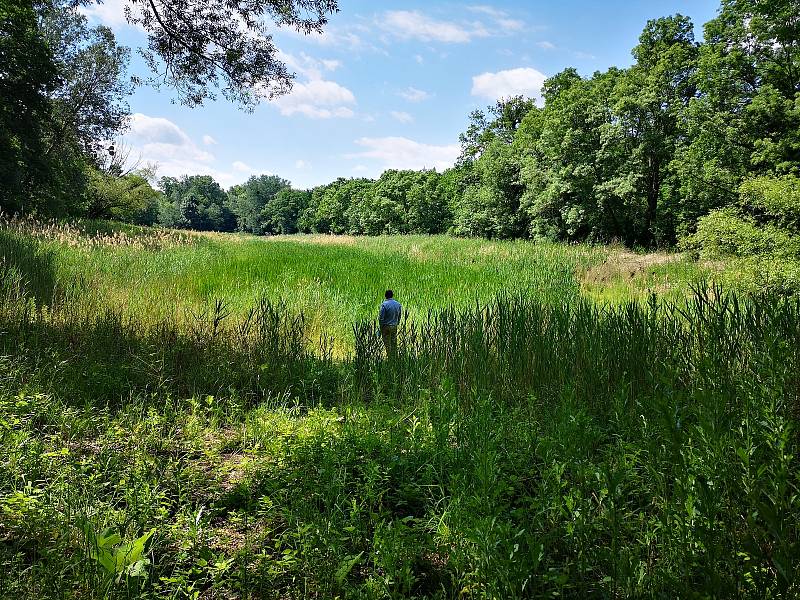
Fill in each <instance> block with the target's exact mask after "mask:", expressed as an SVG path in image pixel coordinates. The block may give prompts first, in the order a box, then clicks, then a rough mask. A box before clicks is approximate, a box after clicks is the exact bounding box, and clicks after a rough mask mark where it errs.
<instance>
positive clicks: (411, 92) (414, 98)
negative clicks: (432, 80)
mask: <svg viewBox="0 0 800 600" xmlns="http://www.w3.org/2000/svg"><path fill="white" fill-rule="evenodd" d="M400 96H401V97H403V98H405V99H406V100H408V101H409V102H422V101H423V100H427V99H428V98H430V97H431V95H430V94H429V93H428V92H426V91H424V90H418V89H417V88H415V87H409V88H408V89H405V90H403V91H402V92H400Z"/></svg>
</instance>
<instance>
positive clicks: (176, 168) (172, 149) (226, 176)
mask: <svg viewBox="0 0 800 600" xmlns="http://www.w3.org/2000/svg"><path fill="white" fill-rule="evenodd" d="M130 125H131V126H130V129H129V130H128V132H127V133H126V134H125V136H124V141H125V143H126V144H127V145H128V146H129V147H130V149H131V159H132V160H134V161H137V160H140V161H141V163H142V164H146V163H156V164H157V165H158V175H159V176H167V177H180V176H182V175H211V176H212V177H214V179H216V180H217V181H219V183H220V184H221V185H223V186H225V187H228V186H231V185H233V184H236V183H241V182H242V181H243V180H244V175H245V174H247V175H252V174H253V173H254V170H253V169H251V168H250V167H249V166H247V165H245V164H244V163H241V162H238V161H237V162H236V163H234V164H233V165H232V167H233V171H223V170H220V169H218V168H217V167H216V166H215V165H216V158H215V157H214V155H213V154H212V153H210V152H208V151H207V150H204V149H202V148H201V147H199V146H198V145H197V144H196V143H195V142H194V141H193V140H192V139H191V138H190V137H189V136H188V135H187V134H186V132H185V131H183V130H182V129H181V128H180V127H178V126H177V125H176V124H175V123H173V122H172V121H170V120H169V119H165V118H163V117H151V116H149V115H144V114H142V113H136V114H134V115H133V116H132V117H131V123H130ZM204 137H207V136H204ZM237 165H238V166H237ZM239 167H246V168H247V169H248V170H247V172H245V171H244V170H242V169H241V168H239Z"/></svg>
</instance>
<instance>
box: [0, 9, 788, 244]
mask: <svg viewBox="0 0 800 600" xmlns="http://www.w3.org/2000/svg"><path fill="white" fill-rule="evenodd" d="M9 6H10V8H9ZM47 6H48V8H47V9H46V10H42V9H41V8H39V9H36V7H35V6H34V7H30V6H28V7H27V8H26V7H24V6H22V5H19V6H18V7H17V8H14V5H13V3H12V5H4V8H3V9H2V10H3V11H4V12H3V13H0V15H1V17H2V19H4V21H3V22H4V25H3V27H4V29H5V28H6V27H7V24H8V23H10V24H11V25H13V26H12V27H11V29H10V31H11V35H12V36H17V37H16V38H15V40H16V42H15V43H13V44H12V43H9V42H8V39H10V38H8V39H7V38H5V37H3V38H0V40H2V41H0V44H1V45H2V48H0V57H2V59H3V60H2V61H0V64H4V65H7V66H5V67H0V69H3V70H4V72H3V73H2V77H0V85H3V86H4V87H5V88H6V90H8V89H10V88H9V86H14V85H18V86H19V89H16V88H15V90H14V93H16V94H17V95H18V96H20V98H21V102H22V103H23V104H24V106H25V110H24V112H23V113H22V114H21V115H20V112H19V108H18V107H19V106H20V104H19V103H18V104H16V105H12V104H11V103H9V102H6V100H7V98H8V96H7V95H6V90H4V93H3V95H2V97H3V100H4V104H3V106H2V107H0V118H1V119H3V125H4V133H3V134H2V135H3V136H5V137H4V139H3V140H2V143H3V146H2V148H3V155H2V159H1V161H2V164H0V182H1V184H2V186H3V189H4V191H5V192H6V194H5V195H4V200H3V207H2V208H3V210H5V211H26V210H27V211H34V212H40V213H46V212H50V213H53V214H58V213H59V212H60V213H61V214H74V215H81V216H91V217H103V218H115V219H120V220H129V221H133V222H137V223H142V224H161V225H164V226H168V227H176V228H189V229H198V230H215V231H237V230H238V231H245V232H249V233H254V234H259V235H261V234H287V233H296V232H319V233H333V234H342V233H348V234H364V235H380V234H402V233H429V234H439V233H450V234H452V235H459V236H483V237H488V238H503V239H511V238H528V239H534V240H544V239H546V240H556V241H565V242H582V241H588V242H593V243H603V242H610V241H621V242H623V243H625V244H627V245H629V246H632V247H635V246H643V247H655V246H674V245H675V244H676V243H686V244H691V243H692V242H691V240H695V242H697V240H700V239H704V238H703V236H699V237H698V232H699V231H705V232H706V233H707V232H708V231H710V230H711V229H709V227H706V228H703V224H704V222H706V221H704V220H707V219H716V221H715V222H717V223H719V222H720V218H721V215H723V214H724V216H725V219H727V220H726V223H728V224H729V225H731V226H732V227H734V228H735V229H736V228H739V229H741V228H744V229H746V228H747V227H755V228H757V229H758V230H760V231H764V228H765V227H766V226H768V225H769V226H772V224H773V223H774V222H775V221H776V219H777V220H778V221H780V223H779V225H780V226H785V225H786V220H785V219H783V217H775V215H773V214H771V213H770V212H769V211H766V210H764V209H763V208H762V209H754V208H753V205H752V202H749V201H748V200H747V198H753V197H754V195H757V194H756V193H755V192H754V191H753V188H754V187H755V188H759V187H760V188H763V190H766V192H764V194H766V195H767V196H770V197H772V196H774V194H775V191H774V190H783V192H781V193H785V194H788V195H787V196H785V198H784V201H785V202H786V203H788V204H789V205H792V206H795V208H794V209H791V210H795V211H796V210H797V206H796V205H800V197H798V195H797V189H798V186H797V177H798V175H799V174H800V35H799V34H800V19H798V15H800V1H798V0H722V3H721V6H720V9H719V11H718V14H717V16H716V18H714V19H712V20H711V21H710V22H708V23H706V24H705V29H704V36H703V41H702V42H699V41H697V40H696V39H695V31H694V26H693V24H692V22H691V21H690V20H689V19H688V18H687V17H684V16H681V15H675V16H671V17H665V18H659V19H654V20H652V21H650V22H648V23H647V25H646V27H645V28H644V30H643V32H642V34H641V36H640V38H639V43H638V44H637V45H636V47H635V48H634V49H633V51H632V56H633V64H632V65H631V66H630V67H628V68H624V69H623V68H616V67H613V68H610V69H608V70H607V71H603V72H599V71H598V72H596V73H594V74H593V75H591V76H589V77H583V76H581V75H580V74H579V73H578V72H577V71H576V70H575V69H572V68H570V69H566V70H564V71H563V72H561V73H558V74H557V75H555V76H553V77H551V78H549V79H548V80H547V81H546V83H545V85H544V88H543V91H542V96H543V102H542V103H541V106H540V105H538V104H537V103H536V102H535V101H534V100H532V99H529V98H523V97H513V98H506V99H503V100H500V101H498V102H497V104H496V105H494V106H491V107H489V108H488V109H487V110H484V111H475V112H473V113H472V114H471V115H470V116H469V125H468V127H467V129H466V131H465V132H464V133H463V134H462V135H461V136H460V141H461V148H462V152H461V156H460V157H459V159H458V161H457V163H456V165H455V166H454V167H453V168H451V169H448V170H446V171H444V172H443V173H437V172H436V171H396V170H390V171H386V172H385V173H384V174H383V175H381V177H380V178H378V179H377V180H369V179H338V180H336V181H334V182H332V183H330V184H327V185H323V186H319V187H316V188H314V189H312V190H297V189H293V188H292V187H291V186H290V184H289V182H288V181H285V180H284V179H282V178H280V177H277V176H261V177H253V178H251V179H250V180H249V181H247V182H246V183H244V184H242V185H237V186H234V187H232V188H231V189H229V190H227V191H226V190H223V189H222V188H221V186H220V185H219V184H217V183H216V182H215V181H214V180H213V179H212V178H211V177H209V176H186V177H182V178H169V177H165V178H161V179H160V180H159V181H158V182H157V187H158V189H155V188H153V187H151V185H150V183H148V175H149V176H150V177H149V178H150V181H151V182H153V183H155V180H154V179H153V178H152V173H149V174H148V173H127V174H124V175H123V174H122V173H121V172H120V165H119V161H115V160H114V159H113V154H112V155H111V158H110V159H109V155H108V148H105V149H104V148H102V147H100V145H99V144H98V141H97V140H101V139H110V138H111V137H112V134H113V133H115V132H117V131H120V130H122V128H123V122H124V116H125V115H126V112H125V111H126V108H127V107H126V106H125V104H124V99H125V96H126V94H127V93H129V87H128V85H129V84H128V83H127V82H126V81H125V79H124V72H125V67H126V65H127V56H128V51H127V49H124V48H120V47H118V46H117V45H116V43H115V42H114V40H113V34H111V32H110V31H109V30H107V29H105V28H102V27H97V28H89V27H88V26H87V25H86V23H85V19H83V18H82V17H80V16H79V15H78V14H77V13H75V12H74V11H70V10H69V9H68V8H65V7H64V6H61V7H60V8H59V6H58V5H56V6H54V5H53V4H52V3H50V4H48V5H47ZM9 11H11V12H9ZM14 11H16V12H14ZM76 40H78V42H76ZM15 49H16V50H15ZM15 51H16V52H18V54H19V56H16V57H15V56H14V52H15ZM14 60H16V61H17V62H14ZM26 61H27V62H26ZM48 61H49V62H48ZM26 65H27V66H26ZM30 65H34V67H31V66H30ZM35 65H39V67H38V68H36V67H35ZM14 69H17V70H18V71H19V73H18V74H20V75H25V73H27V71H30V70H31V69H34V70H36V71H37V77H38V78H29V77H22V78H21V79H20V80H19V81H15V80H14V78H13V77H9V75H8V73H11V75H13V74H14V73H13V71H14ZM87 72H90V73H93V74H96V78H94V79H92V81H95V82H98V81H99V82H100V83H99V84H96V85H95V87H94V88H93V89H92V90H90V91H91V92H92V93H90V94H88V96H87V95H86V94H85V93H84V92H85V91H86V90H85V89H84V87H81V86H82V85H84V83H83V82H85V81H86V77H85V73H87ZM22 79H24V81H23V80H22ZM26 94H27V95H26ZM43 115H46V118H44V117H43ZM9 140H10V143H9ZM9 148H10V150H9ZM103 150H105V153H104V152H103ZM112 152H113V149H112ZM101 157H103V158H101ZM104 161H105V162H106V163H108V164H104ZM9 165H12V166H11V167H9ZM13 165H25V168H22V169H20V168H15V167H14V166H13ZM114 169H116V171H115V170H114ZM764 194H762V196H763V195H764ZM745 196H746V197H745ZM15 199H16V200H15ZM719 211H725V212H724V213H720V212H719ZM790 212H791V211H790ZM781 219H783V220H781ZM791 223H794V221H791ZM776 226H778V225H776ZM789 227H790V229H789V230H788V231H789V232H790V235H791V231H793V230H791V225H790V226H789ZM712 229H713V228H712ZM697 243H699V242H697ZM703 243H705V242H703Z"/></svg>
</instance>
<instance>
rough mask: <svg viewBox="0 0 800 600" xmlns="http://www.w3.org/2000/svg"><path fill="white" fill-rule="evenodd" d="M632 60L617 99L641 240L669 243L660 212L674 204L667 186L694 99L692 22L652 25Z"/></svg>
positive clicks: (680, 19)
mask: <svg viewBox="0 0 800 600" xmlns="http://www.w3.org/2000/svg"><path fill="white" fill-rule="evenodd" d="M633 56H634V58H635V59H636V63H635V64H634V65H633V67H631V68H630V69H629V70H628V72H627V73H626V76H625V77H623V78H621V79H620V80H619V83H618V85H617V88H616V90H615V91H614V99H615V101H616V106H615V112H616V113H617V115H618V116H619V118H620V120H621V125H622V127H623V128H624V131H625V136H626V139H627V141H628V143H629V144H630V150H631V159H632V160H631V161H630V162H629V168H630V169H631V170H630V174H631V178H632V182H633V184H634V186H635V187H636V189H637V191H638V193H639V196H640V198H641V200H642V204H643V206H642V215H641V219H640V226H639V227H638V229H639V231H638V235H637V237H638V241H639V242H640V243H643V244H648V245H649V244H652V243H654V242H657V241H658V242H667V243H669V242H672V241H674V225H673V224H672V223H670V222H669V221H668V219H667V217H668V214H664V213H662V214H659V209H660V207H661V205H662V204H665V203H671V202H674V201H675V198H674V197H673V196H670V194H671V192H672V188H671V187H670V186H669V185H667V184H668V183H669V182H670V180H671V178H672V175H673V174H672V172H671V169H670V163H671V162H672V160H673V158H674V156H675V153H676V149H677V147H678V144H679V143H680V141H681V139H682V138H683V137H684V136H685V130H684V128H683V122H682V115H683V113H684V111H685V109H686V107H687V106H688V105H689V102H690V100H691V99H692V98H693V97H694V96H695V94H696V88H695V85H694V73H695V69H696V68H697V56H698V45H697V44H696V43H695V40H694V27H693V25H692V22H691V21H690V20H689V19H688V18H687V17H684V16H682V15H675V16H673V17H666V18H661V19H655V20H652V21H649V22H648V23H647V26H646V27H645V29H644V31H643V32H642V35H641V36H640V37H639V44H638V45H637V46H636V48H634V50H633ZM659 217H664V219H662V220H661V221H658V218H659Z"/></svg>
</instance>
